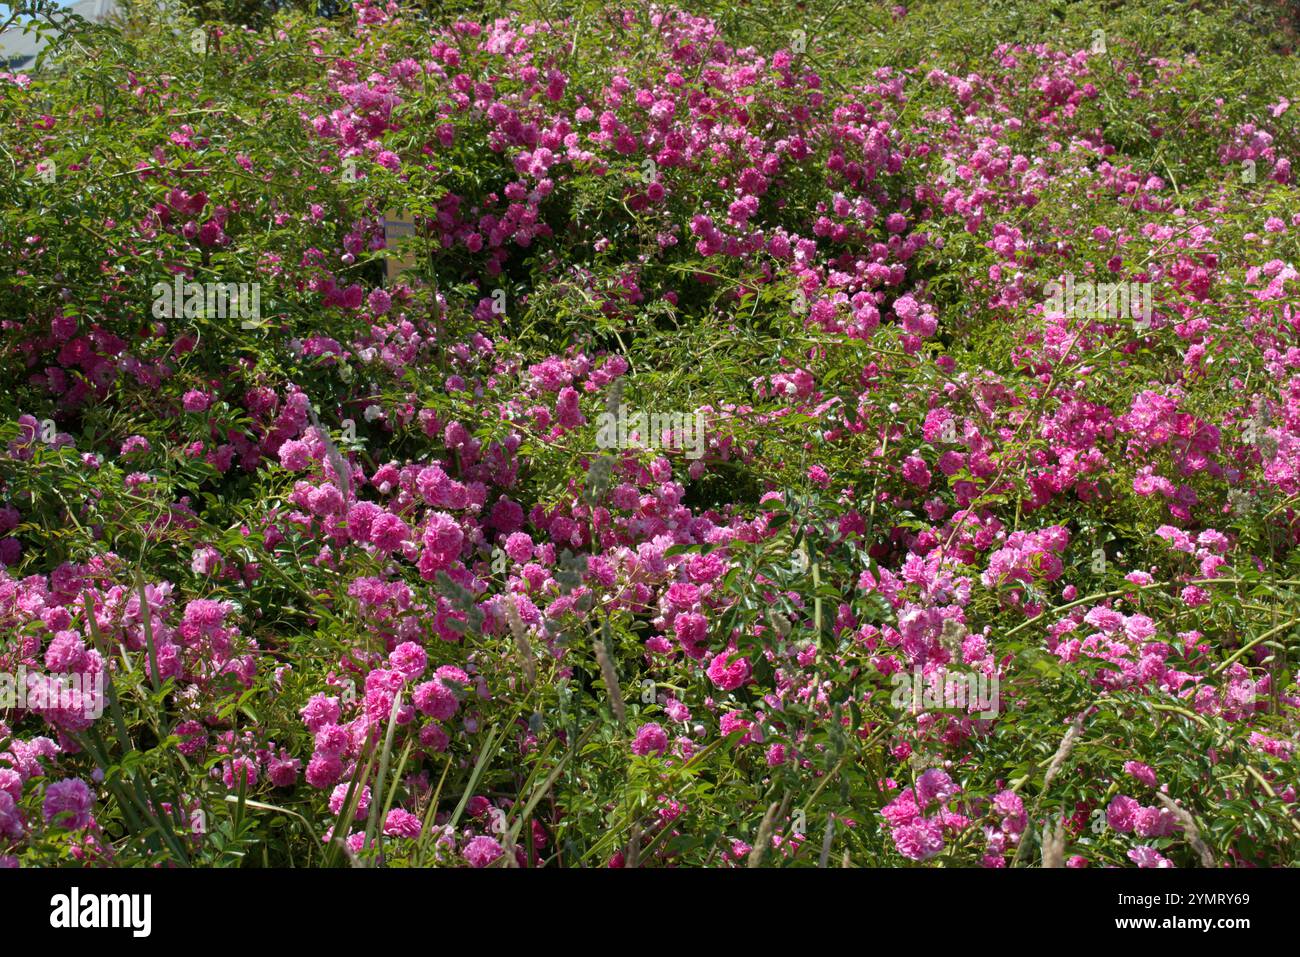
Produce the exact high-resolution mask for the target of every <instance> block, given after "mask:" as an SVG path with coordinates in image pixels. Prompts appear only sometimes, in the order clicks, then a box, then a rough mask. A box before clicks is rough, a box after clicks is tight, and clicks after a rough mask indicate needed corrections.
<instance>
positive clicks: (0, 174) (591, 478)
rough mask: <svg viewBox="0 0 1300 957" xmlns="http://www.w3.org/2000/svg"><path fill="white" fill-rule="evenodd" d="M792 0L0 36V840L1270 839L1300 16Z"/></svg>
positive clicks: (1045, 845) (382, 857)
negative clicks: (1277, 24) (799, 2)
mask: <svg viewBox="0 0 1300 957" xmlns="http://www.w3.org/2000/svg"><path fill="white" fill-rule="evenodd" d="M809 6H810V9H808V10H806V11H803V12H800V11H798V10H795V9H794V8H793V7H789V8H787V6H786V5H780V6H777V5H771V6H768V5H763V4H756V5H747V6H742V7H736V6H730V7H727V6H719V7H718V8H717V9H713V8H706V7H704V6H697V7H696V8H695V11H696V12H691V11H688V10H687V9H683V8H678V7H672V6H652V5H638V6H635V7H630V8H627V9H618V8H612V7H606V6H604V5H599V4H588V3H583V4H577V5H573V4H568V5H565V8H564V9H563V10H561V9H560V8H559V7H558V6H556V7H555V8H554V9H551V8H550V7H547V6H546V5H543V6H540V7H537V8H536V9H535V10H534V11H533V12H531V13H529V14H524V13H521V12H511V11H509V10H502V11H500V12H499V15H498V14H497V13H493V14H491V15H488V16H484V17H483V19H481V20H480V19H474V17H475V16H477V15H478V11H477V9H476V11H475V12H473V13H467V14H464V15H463V16H462V17H461V18H460V19H455V18H450V19H449V18H446V17H443V18H432V19H431V18H429V17H426V16H424V15H423V14H421V13H420V11H419V10H418V9H415V8H404V7H401V6H399V5H398V4H397V3H395V2H390V3H386V4H385V3H371V2H361V3H358V4H356V6H355V8H354V10H353V12H352V14H351V15H350V16H349V17H346V18H344V19H343V20H341V21H338V22H328V21H319V20H315V19H311V18H304V17H301V16H298V15H285V16H280V17H278V18H277V19H276V20H275V22H274V24H273V25H272V26H270V27H268V28H266V29H264V30H261V31H253V30H251V29H245V28H239V27H232V26H228V25H222V24H219V23H206V24H203V25H199V24H197V23H196V22H193V21H190V20H188V19H186V18H184V17H181V16H178V15H176V14H174V13H166V12H162V13H160V12H157V11H151V10H150V9H148V8H147V7H145V6H143V5H131V6H130V8H129V14H130V15H129V17H128V18H127V20H126V22H125V24H124V25H118V26H110V27H92V26H88V25H70V26H69V27H68V29H67V30H66V31H65V32H64V33H62V34H61V35H59V36H58V37H56V38H55V39H54V41H53V43H52V46H51V48H50V49H51V53H50V55H49V56H48V57H47V58H46V59H45V60H44V61H43V62H42V64H41V65H40V68H39V69H37V70H33V71H31V72H29V73H0V131H3V132H2V136H3V140H0V154H3V155H2V156H0V189H2V190H3V196H4V200H3V204H4V215H3V218H2V219H0V257H3V260H4V270H3V279H0V320H2V321H3V329H2V330H0V348H2V349H3V357H4V365H3V370H4V372H3V374H4V376H5V388H4V394H3V402H4V406H5V409H4V413H5V414H4V416H3V418H4V419H5V420H6V422H7V425H5V426H4V429H5V431H4V435H3V436H2V437H0V438H2V440H3V449H4V451H3V454H2V455H0V499H2V500H3V507H2V508H0V535H2V536H3V537H2V538H0V562H2V563H3V566H4V568H3V570H2V571H0V624H2V626H3V629H4V631H3V641H2V643H0V666H3V667H2V668H0V670H3V671H4V672H5V673H6V674H7V675H11V676H21V677H20V678H18V677H16V678H15V680H18V681H21V683H22V684H23V688H24V690H26V691H27V692H28V695H27V698H26V701H25V705H24V706H22V707H19V706H16V705H11V706H9V707H8V708H7V710H4V711H3V712H0V861H3V862H4V863H5V864H8V865H11V866H16V865H19V864H22V865H44V864H55V863H59V862H63V861H66V860H70V859H73V860H78V861H82V862H93V863H97V864H104V865H115V866H131V865H141V864H157V863H164V864H168V865H183V864H202V865H238V864H241V863H245V862H246V863H251V864H295V865H328V864H340V863H344V862H345V861H348V860H351V861H353V862H355V863H360V864H379V863H386V864H393V865H401V866H413V865H435V864H436V865H448V866H474V867H481V866H502V865H519V866H605V865H608V866H637V865H641V866H649V865H695V866H698V865H715V866H716V865H727V866H731V865H743V864H745V863H750V864H769V865H781V866H800V865H817V864H819V863H820V864H822V865H826V864H827V863H837V864H838V863H846V864H847V863H856V864H874V865H902V864H909V863H914V862H927V863H928V864H930V865H943V866H972V865H983V866H988V867H1002V866H1010V865H1028V864H1038V863H1040V862H1041V863H1048V864H1057V865H1060V864H1067V865H1068V866H1109V865H1119V866H1132V865H1136V866H1142V867H1147V866H1170V865H1176V866H1189V865H1198V864H1205V865H1208V864H1214V865H1224V864H1229V865H1238V866H1252V865H1277V864H1285V863H1288V862H1290V861H1291V860H1293V859H1294V857H1295V854H1296V851H1297V848H1300V840H1298V839H1297V835H1300V817H1298V816H1297V807H1296V802H1297V793H1296V758H1295V754H1294V752H1295V742H1296V736H1297V729H1298V725H1297V708H1300V689H1298V688H1297V683H1296V668H1295V660H1294V658H1293V657H1292V656H1293V655H1295V654H1296V651H1297V646H1298V645H1300V617H1297V615H1296V613H1295V610H1294V609H1295V606H1296V604H1295V594H1296V588H1297V586H1300V563H1298V562H1297V559H1296V544H1297V521H1296V519H1297V512H1296V509H1297V506H1298V505H1300V343H1298V342H1297V328H1298V327H1300V309H1298V308H1297V290H1298V289H1300V283H1298V282H1297V281H1298V280H1300V274H1298V273H1297V269H1296V262H1297V255H1298V250H1297V241H1296V236H1297V234H1298V232H1300V213H1297V209H1298V208H1300V207H1297V202H1296V201H1297V190H1296V186H1295V176H1294V173H1293V170H1292V164H1293V161H1294V158H1295V153H1296V149H1297V145H1298V144H1297V131H1296V124H1295V117H1296V107H1295V105H1294V104H1293V103H1292V102H1291V101H1290V100H1289V98H1288V96H1289V95H1293V91H1294V90H1296V89H1297V88H1300V87H1298V86H1297V83H1296V80H1297V78H1298V72H1297V69H1296V60H1295V57H1294V55H1293V54H1292V53H1291V51H1290V50H1289V49H1287V48H1284V47H1283V46H1282V45H1281V44H1282V43H1285V42H1286V41H1285V39H1283V40H1280V41H1279V40H1277V39H1275V37H1276V36H1283V37H1284V38H1285V36H1286V35H1287V34H1275V33H1272V32H1271V27H1272V22H1271V21H1267V20H1264V19H1262V18H1260V17H1258V16H1255V17H1254V18H1253V19H1252V17H1249V16H1243V15H1242V13H1241V10H1242V9H1245V8H1237V7H1236V6H1235V5H1224V8H1223V9H1218V8H1217V7H1216V8H1213V9H1208V10H1201V11H1194V12H1191V13H1186V14H1183V13H1180V15H1179V18H1178V19H1177V21H1176V22H1175V21H1173V20H1171V19H1170V18H1169V17H1168V16H1166V15H1165V14H1164V13H1163V12H1162V4H1160V3H1156V2H1142V3H1134V4H1127V5H1125V6H1124V8H1123V10H1122V11H1120V12H1115V11H1113V10H1111V8H1110V6H1109V5H1107V4H1103V3H1076V4H1070V5H1063V6H1061V7H1060V9H1059V12H1058V10H1057V7H1056V6H1055V5H1041V4H1023V5H1021V4H1011V3H1007V4H989V3H981V4H973V3H966V2H938V3H925V4H917V5H915V6H914V7H913V8H912V9H910V10H909V9H905V8H904V7H902V6H899V7H895V8H892V9H883V8H876V7H872V8H869V9H867V10H865V11H845V10H840V9H839V8H838V6H837V5H829V4H828V5H825V6H824V7H821V6H819V5H816V4H812V5H809ZM1202 6H1206V5H1202ZM1181 9H1182V8H1180V10H1181ZM1252 9H1253V8H1252ZM1257 12H1258V11H1256V13H1257ZM1256 23H1259V24H1260V26H1259V27H1256V26H1255V24H1256ZM192 31H197V32H192ZM1289 35H1290V36H1294V34H1289ZM402 223H408V224H409V226H408V227H406V228H402V226H401V224H402ZM402 267H407V268H402ZM229 284H236V285H239V284H244V285H245V286H248V287H249V288H250V289H252V290H253V291H254V292H255V296H252V297H250V296H249V295H247V294H245V295H242V296H240V297H237V301H238V307H236V305H235V304H234V302H235V299H234V298H232V301H231V302H227V301H225V299H224V298H223V295H224V292H225V290H226V287H227V286H228V285H229ZM1053 287H1055V290H1056V293H1057V294H1056V295H1055V296H1054V295H1053V292H1052V291H1051V290H1052V289H1053ZM173 290H175V291H176V294H174V293H173ZM214 291H215V295H214ZM248 291H249V290H248V289H245V290H244V292H245V293H247V292H248ZM164 300H165V301H164ZM1142 303H1144V305H1139V304H1142ZM254 304H255V305H254ZM619 410H624V411H626V410H633V411H636V412H642V413H646V414H647V416H648V417H647V418H646V419H644V420H643V421H642V423H641V425H640V426H639V427H636V428H633V430H632V431H633V432H634V433H635V434H633V435H631V436H629V435H627V434H626V432H627V430H626V429H624V430H623V433H624V434H621V435H619V436H618V438H617V440H616V441H615V442H614V445H615V446H616V447H613V448H611V447H609V446H610V444H611V443H610V442H608V441H605V440H603V439H600V438H599V437H598V431H599V429H598V424H599V422H600V420H601V416H602V414H607V413H608V414H617V413H618V412H619ZM656 414H658V415H661V416H663V415H668V414H671V415H673V416H674V418H672V419H671V421H672V422H673V423H675V424H674V425H673V426H671V430H673V434H667V435H666V434H664V433H665V431H666V430H665V429H660V428H658V427H657V426H656V424H655V422H656V419H655V418H654V416H655V415H656ZM679 414H680V415H679ZM697 416H698V418H697ZM625 421H626V420H625ZM658 421H659V423H660V424H662V423H663V422H666V421H670V420H669V419H665V418H661V419H660V420H658ZM686 422H697V423H703V425H702V428H703V442H702V447H701V448H700V449H699V450H698V451H699V452H700V454H698V455H695V454H693V450H691V449H690V448H689V447H688V445H687V443H686V442H684V440H683V435H682V434H681V432H682V431H683V429H684V428H685V426H684V425H683V424H682V423H686ZM679 426H680V427H679ZM638 439H639V440H640V441H639V442H638V441H637V440H638ZM73 676H77V677H79V678H81V679H84V680H83V681H82V682H81V685H80V686H81V687H82V688H90V689H92V690H90V691H85V692H83V693H81V694H79V695H78V696H74V697H73V698H71V699H69V698H68V697H67V696H63V697H60V696H59V695H58V694H56V693H50V694H47V695H46V696H45V697H43V698H42V697H40V696H34V695H33V694H32V689H39V688H45V689H46V690H47V691H48V690H50V689H55V690H57V686H58V685H59V683H60V682H66V681H67V680H68V679H70V678H71V677H73ZM954 676H956V677H957V678H958V679H959V681H966V682H967V685H968V686H969V688H971V689H979V691H980V693H979V694H973V695H956V694H955V691H956V689H954V687H953V686H952V685H951V683H950V681H949V679H951V678H952V677H954ZM92 679H94V680H92ZM11 684H12V683H11ZM936 689H937V690H936ZM923 692H924V694H923ZM936 694H937V697H936Z"/></svg>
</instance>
